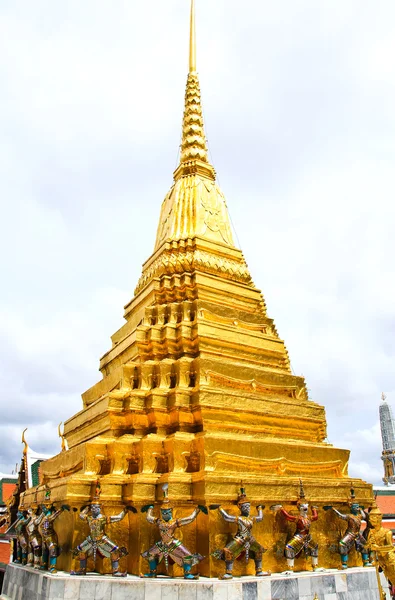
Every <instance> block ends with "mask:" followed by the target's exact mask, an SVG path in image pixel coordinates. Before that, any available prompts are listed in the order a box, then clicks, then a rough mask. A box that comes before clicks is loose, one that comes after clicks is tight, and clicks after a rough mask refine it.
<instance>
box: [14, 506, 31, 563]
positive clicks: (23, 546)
mask: <svg viewBox="0 0 395 600" xmlns="http://www.w3.org/2000/svg"><path fill="white" fill-rule="evenodd" d="M17 517H18V520H17V522H16V523H15V533H16V541H17V559H16V560H15V563H16V564H22V565H26V562H27V552H28V535H27V531H26V525H27V524H28V523H29V521H30V517H29V515H28V513H27V512H26V511H25V510H24V511H18V513H17Z"/></svg>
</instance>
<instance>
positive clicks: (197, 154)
mask: <svg viewBox="0 0 395 600" xmlns="http://www.w3.org/2000/svg"><path fill="white" fill-rule="evenodd" d="M196 173H200V174H201V175H204V176H205V177H208V178H210V179H213V180H215V171H214V168H213V167H212V165H211V164H210V163H209V160H208V150H207V142H206V136H205V133H204V123H203V111H202V105H201V99H200V85H199V78H198V75H197V73H196V26H195V0H191V30H190V37H189V74H188V80H187V89H186V92H185V110H184V119H183V124H182V142H181V159H180V166H179V167H178V168H177V169H176V171H175V173H174V179H175V180H176V181H177V180H178V179H180V178H181V177H183V176H184V175H190V174H196Z"/></svg>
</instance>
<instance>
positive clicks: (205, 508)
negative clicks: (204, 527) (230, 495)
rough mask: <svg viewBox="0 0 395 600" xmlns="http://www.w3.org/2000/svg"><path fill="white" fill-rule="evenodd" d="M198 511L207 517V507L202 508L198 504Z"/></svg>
mask: <svg viewBox="0 0 395 600" xmlns="http://www.w3.org/2000/svg"><path fill="white" fill-rule="evenodd" d="M198 509H199V510H200V511H201V512H202V513H204V514H205V515H208V510H207V506H203V505H202V504H199V506H198Z"/></svg>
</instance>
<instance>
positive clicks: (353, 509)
mask: <svg viewBox="0 0 395 600" xmlns="http://www.w3.org/2000/svg"><path fill="white" fill-rule="evenodd" d="M349 506H350V512H349V513H346V514H343V513H341V512H339V511H338V510H337V509H336V508H333V506H324V510H332V511H333V512H334V513H335V514H336V515H337V516H338V517H339V518H340V519H342V520H343V521H347V529H346V531H345V533H344V535H343V537H342V538H341V540H340V541H339V554H340V556H341V562H342V568H343V569H347V567H348V555H349V553H350V550H351V549H352V547H353V546H355V549H356V550H357V552H360V553H361V555H362V560H363V566H364V567H371V566H372V565H371V563H370V562H369V553H368V550H367V549H366V540H365V538H364V537H363V535H362V531H361V525H362V520H363V519H365V520H366V515H365V513H364V511H363V510H362V508H361V507H360V506H359V504H358V502H355V493H354V490H353V489H351V500H350V502H349Z"/></svg>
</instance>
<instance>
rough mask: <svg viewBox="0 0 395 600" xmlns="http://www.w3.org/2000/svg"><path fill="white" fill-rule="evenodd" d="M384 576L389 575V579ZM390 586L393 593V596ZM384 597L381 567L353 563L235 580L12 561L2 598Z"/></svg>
mask: <svg viewBox="0 0 395 600" xmlns="http://www.w3.org/2000/svg"><path fill="white" fill-rule="evenodd" d="M383 581H385V580H384V579H383ZM385 591H386V592H387V598H390V596H389V594H388V590H387V589H386V590H385ZM315 594H317V597H318V599H319V600H380V594H379V590H378V583H377V577H376V570H375V569H374V568H365V569H362V568H353V569H349V570H347V571H335V570H329V571H325V572H323V573H310V572H307V573H295V574H293V575H288V576H284V575H282V574H281V573H276V574H273V575H272V576H271V577H264V578H257V577H243V578H239V579H238V578H235V579H232V580H231V581H220V580H218V579H206V578H203V577H202V578H201V579H199V580H198V581H185V580H184V579H167V578H165V577H163V578H162V577H160V578H158V579H154V580H147V579H139V578H138V577H134V576H132V575H128V576H127V577H126V578H124V579H121V580H120V579H114V578H112V577H111V576H103V575H95V574H93V573H92V574H90V575H87V576H86V577H76V576H72V575H69V574H68V573H62V572H59V573H57V574H56V575H49V574H48V573H46V572H40V571H34V570H33V569H30V568H26V567H22V566H20V565H13V564H11V565H8V567H7V571H6V575H5V579H4V585H3V593H2V595H1V596H0V600H60V599H62V600H313V598H314V595H315Z"/></svg>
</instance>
